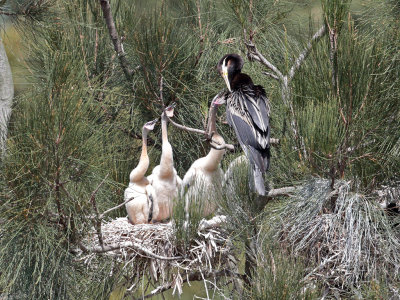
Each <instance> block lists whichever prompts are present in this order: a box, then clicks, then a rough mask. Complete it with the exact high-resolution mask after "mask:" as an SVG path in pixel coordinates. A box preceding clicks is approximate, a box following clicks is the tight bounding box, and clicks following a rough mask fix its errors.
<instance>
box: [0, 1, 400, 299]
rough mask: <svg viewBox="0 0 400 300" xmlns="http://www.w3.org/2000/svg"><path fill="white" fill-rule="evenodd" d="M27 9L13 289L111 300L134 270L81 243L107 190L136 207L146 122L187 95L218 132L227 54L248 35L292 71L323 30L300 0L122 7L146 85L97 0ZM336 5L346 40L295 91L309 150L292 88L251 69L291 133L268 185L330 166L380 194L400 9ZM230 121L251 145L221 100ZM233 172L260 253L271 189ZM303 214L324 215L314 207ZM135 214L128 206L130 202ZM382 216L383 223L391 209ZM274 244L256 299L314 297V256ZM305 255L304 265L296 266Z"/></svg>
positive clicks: (198, 144)
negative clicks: (95, 262) (297, 15)
mask: <svg viewBox="0 0 400 300" xmlns="http://www.w3.org/2000/svg"><path fill="white" fill-rule="evenodd" d="M389 2H394V1H389ZM21 3H22V1H19V2H18V4H17V5H16V6H15V7H11V9H14V10H15V11H17V12H22V9H25V8H24V7H26V9H25V12H24V13H26V15H27V17H26V18H20V19H17V21H18V20H19V21H20V22H17V25H18V28H19V30H20V31H21V34H22V35H23V37H24V38H23V39H24V48H25V51H26V62H27V68H28V70H29V73H30V76H29V77H28V80H29V82H30V83H32V86H31V87H30V88H29V90H27V91H26V92H25V93H24V94H23V95H21V96H19V97H18V98H17V99H16V104H15V107H14V111H13V116H12V120H11V124H10V131H9V132H10V135H9V140H8V152H7V155H6V156H5V157H4V158H3V159H2V161H1V164H2V165H1V174H0V175H1V178H0V200H1V208H0V221H1V226H2V230H1V237H0V249H1V250H0V267H1V269H2V272H1V274H0V287H1V289H2V291H4V292H5V293H11V294H15V293H16V292H17V291H20V292H21V293H22V294H23V295H24V297H25V296H26V297H25V298H32V299H36V298H41V297H44V298H53V299H56V298H71V299H77V298H88V299H93V298H105V297H106V295H108V294H109V293H110V291H111V290H112V289H114V288H116V287H118V286H120V285H119V284H120V282H121V281H120V278H121V276H122V275H121V274H122V273H120V272H119V269H121V268H122V266H121V265H119V264H118V263H117V262H113V261H112V260H110V259H108V258H104V260H103V261H102V262H101V263H100V264H99V266H98V269H96V270H86V269H82V267H81V264H80V263H79V262H77V261H76V260H75V254H73V253H75V252H76V251H75V249H76V248H77V241H79V240H81V239H82V237H84V236H85V235H86V233H87V231H88V230H89V229H91V228H92V226H93V224H92V221H91V219H90V218H88V216H89V215H93V213H94V212H93V208H92V204H91V201H90V199H93V197H94V198H95V200H96V203H97V207H98V209H99V210H100V211H104V210H105V209H107V208H110V207H111V206H113V205H116V204H118V203H121V201H122V199H123V195H122V191H123V187H125V186H126V184H127V182H128V175H129V172H130V171H131V170H132V169H133V168H134V167H135V166H136V164H137V162H138V159H139V153H140V147H141V136H140V131H141V128H142V125H143V124H144V123H145V122H146V121H148V120H151V119H154V118H155V117H158V116H159V115H160V113H161V111H162V108H163V107H164V106H165V105H168V104H169V103H171V102H173V101H174V102H177V104H178V105H177V108H176V114H175V120H176V121H177V122H179V123H181V124H184V125H187V126H190V127H194V128H204V127H205V124H206V117H207V114H208V107H209V102H210V100H211V99H212V97H213V96H214V95H215V94H216V93H217V92H219V91H220V90H221V89H222V88H223V86H224V84H223V80H222V79H221V78H220V77H219V75H218V74H217V72H216V69H215V65H216V63H217V61H218V59H219V58H220V57H221V56H222V55H223V54H226V53H232V52H236V53H240V54H242V56H243V57H245V52H244V50H245V47H244V45H243V43H242V40H241V38H242V37H243V34H244V29H245V30H246V35H247V36H246V37H247V38H249V37H250V36H251V37H252V38H253V41H254V43H255V44H256V45H257V48H258V49H259V51H260V52H261V53H263V54H264V55H265V57H267V58H268V59H269V60H270V61H272V62H273V63H274V64H275V65H276V66H277V67H278V68H279V69H280V70H281V71H282V72H283V73H285V74H286V73H287V72H288V71H289V70H290V67H291V65H292V64H293V62H294V60H295V59H296V58H297V57H298V55H299V53H301V51H302V50H303V48H304V46H305V45H306V43H307V42H308V41H309V38H310V36H311V35H312V34H313V33H314V28H313V26H312V25H313V24H310V32H299V31H298V30H297V29H296V27H295V26H297V25H298V24H295V25H293V24H292V23H291V22H292V21H291V20H287V19H286V17H287V16H288V13H289V12H290V10H291V7H290V6H289V5H287V4H286V3H284V2H283V1H273V0H260V1H236V0H226V1H223V2H215V1H196V0H185V1H177V0H166V1H150V2H149V1H136V2H135V4H132V3H131V2H130V1H111V7H112V10H113V17H114V20H115V22H116V27H117V31H118V33H119V35H120V36H121V37H123V45H124V50H125V52H126V58H127V60H128V62H129V64H130V67H131V68H132V70H134V72H133V75H132V81H127V80H126V79H125V77H124V72H123V71H122V69H121V66H120V64H119V61H118V57H117V56H116V54H115V51H114V49H113V45H112V43H111V42H110V37H109V34H108V29H107V27H106V26H105V22H104V18H103V14H102V11H101V8H100V5H99V3H98V1H89V0H73V1H54V2H53V1H27V2H26V3H25V2H24V3H25V4H28V5H25V6H24V5H20V4H21ZM321 3H322V8H321V15H322V16H323V20H324V23H326V24H328V25H329V27H330V28H331V29H334V30H335V31H336V34H337V36H336V40H335V46H334V47H333V46H332V44H331V41H330V39H329V37H328V36H327V37H324V38H322V39H321V40H320V41H319V42H318V43H317V44H315V45H313V49H312V51H311V53H310V55H309V56H308V58H307V59H306V60H305V61H304V63H303V64H302V66H301V67H300V68H299V70H298V71H297V73H296V75H295V77H294V79H293V81H292V84H291V86H290V89H291V90H290V92H291V97H290V99H289V101H290V103H292V104H293V107H294V112H295V114H294V118H295V120H296V122H297V126H298V128H297V129H298V132H299V135H300V137H301V138H302V139H303V141H304V146H305V149H300V151H298V150H299V149H297V147H298V143H297V142H296V141H294V140H293V136H292V133H291V132H290V126H291V121H293V119H292V118H293V116H292V115H291V113H290V110H289V108H288V106H287V104H285V103H284V102H283V101H282V86H281V84H280V83H279V82H277V81H274V80H272V79H270V78H269V77H266V76H265V75H264V74H263V73H262V71H265V69H264V68H263V67H262V66H261V65H259V64H257V63H250V62H246V64H245V66H244V70H243V71H244V72H245V73H247V74H249V75H250V76H251V77H252V79H253V81H254V82H255V83H256V84H261V85H262V86H264V87H265V89H266V92H267V96H268V97H269V99H270V104H271V127H272V137H275V138H279V139H280V140H281V144H280V146H279V147H277V148H273V149H272V164H271V169H270V171H269V173H268V175H267V181H268V184H269V185H270V187H271V188H272V187H280V186H285V185H291V184H293V183H296V182H298V181H300V180H305V179H308V178H309V175H310V174H314V175H315V174H316V175H319V176H321V177H325V178H326V177H329V178H330V179H331V183H332V182H334V181H335V180H337V179H338V178H341V177H342V178H346V179H347V180H350V181H353V182H357V183H358V184H359V185H358V188H359V190H367V189H373V188H374V187H375V186H376V185H377V184H378V183H381V182H382V181H385V180H387V179H390V178H395V177H398V170H399V167H400V121H399V120H400V114H399V106H398V95H399V87H400V85H399V78H400V76H399V75H400V74H399V72H400V69H399V53H400V51H399V46H400V44H399V40H400V39H399V32H400V31H399V29H398V28H399V27H398V25H399V23H398V9H397V10H396V7H395V8H394V9H392V6H391V5H390V4H388V3H383V2H380V3H379V5H377V6H376V7H375V6H374V10H373V11H371V10H365V11H363V12H360V13H358V14H354V12H352V11H351V7H350V6H349V5H350V2H346V1H342V0H340V1H339V0H335V1H325V0H322V2H321ZM28 15H30V16H32V17H28ZM27 19H29V20H30V21H29V22H26V20H27ZM22 21H23V22H22ZM289 25H290V26H289ZM332 50H335V51H336V54H335V55H336V58H335V59H334V60H332V59H331V55H332ZM333 68H335V70H336V73H335V74H336V80H335V81H332V74H333V73H334V72H333ZM335 85H337V86H335ZM218 120H219V122H218V125H217V126H218V131H219V132H220V134H221V135H222V136H223V137H224V139H225V141H226V142H228V143H233V144H236V143H237V142H236V139H235V136H234V133H233V131H232V130H231V129H230V128H229V127H228V126H227V125H226V124H223V122H220V121H223V120H224V112H223V111H222V109H221V112H219V116H218ZM160 134H161V132H160V128H156V129H155V131H154V133H152V134H151V135H150V137H149V155H150V161H151V165H150V168H149V171H151V169H152V168H153V167H154V166H155V165H157V164H158V163H159V157H160V151H161V147H160ZM169 139H170V142H171V144H172V146H173V149H174V159H175V167H176V169H177V170H178V174H179V175H181V177H183V175H184V173H185V171H186V170H187V169H188V167H189V166H190V165H191V163H192V162H193V161H194V160H195V159H197V158H198V157H201V156H204V155H205V153H207V152H208V145H207V143H205V142H204V141H203V140H202V139H203V137H202V136H199V135H195V134H192V133H188V132H184V131H181V130H178V129H176V128H174V127H173V126H172V125H170V126H169ZM235 146H236V148H237V152H239V151H240V150H239V146H238V145H235ZM304 153H305V155H304ZM234 156H237V153H234V154H229V155H226V156H225V161H224V164H225V165H228V162H229V160H231V158H232V157H234ZM225 169H226V168H225ZM234 169H235V170H234V172H233V173H232V175H231V176H230V177H229V180H228V183H227V184H226V186H225V187H224V189H225V191H226V193H225V195H222V196H221V197H216V198H217V199H215V201H216V202H218V206H219V207H220V210H221V213H223V214H226V215H228V216H229V220H230V225H231V226H228V227H229V229H230V230H231V233H232V236H233V238H234V239H236V241H235V242H236V243H237V244H238V245H239V244H240V245H243V244H244V245H245V246H246V247H248V248H247V249H246V250H249V244H248V243H247V242H246V241H249V240H253V241H254V240H255V239H254V237H255V236H256V235H257V234H256V233H258V232H259V229H260V224H264V222H263V220H269V218H268V214H266V212H265V211H264V210H263V207H264V205H265V202H264V200H265V199H264V200H263V199H259V198H257V197H256V195H255V194H254V193H252V192H251V191H250V189H249V186H250V182H249V178H251V176H249V172H250V170H248V166H247V165H241V166H237V167H235V168H234ZM107 174H108V175H109V176H108V177H107V180H106V181H105V182H104V184H103V185H101V186H100V188H99V190H98V191H97V192H96V194H95V195H94V194H93V192H94V191H95V189H96V187H97V186H98V185H99V184H100V182H101V181H102V180H103V179H104V178H105V177H106V176H107ZM327 188H328V187H327ZM318 195H319V194H318V193H315V194H314V196H313V195H309V198H306V199H305V201H304V203H308V204H310V203H311V204H316V203H314V202H312V201H308V200H309V199H313V197H314V198H315V196H318ZM92 196H93V197H92ZM197 197H198V198H199V199H197V201H192V202H191V204H190V205H191V208H190V212H191V215H190V224H189V229H188V230H185V227H184V221H185V216H184V199H182V198H180V199H178V200H177V202H176V203H175V209H174V217H173V218H174V222H175V225H176V227H177V228H178V231H177V234H178V240H179V241H181V242H182V244H183V247H185V245H187V243H188V242H189V240H190V239H191V238H193V237H194V236H195V235H196V228H197V225H198V223H199V222H200V216H201V211H202V207H201V205H199V203H203V200H204V199H202V196H201V195H197ZM316 202H317V201H316ZM357 203H358V204H357V205H359V206H361V204H360V202H357ZM311 204H310V205H311ZM316 205H317V204H316ZM359 206H357V207H359ZM314 208H315V210H312V212H313V216H312V218H314V217H315V218H316V217H318V215H319V214H320V213H321V207H319V206H318V207H317V208H318V209H317V208H316V207H314ZM302 209H304V211H308V212H310V211H309V206H305V207H302ZM298 212H299V211H294V213H298ZM362 213H363V214H360V215H359V216H361V217H363V216H364V211H362ZM124 214H125V211H124V208H121V209H120V210H117V211H115V215H119V216H121V215H124ZM294 218H308V219H310V218H311V216H310V215H308V216H305V217H304V215H302V216H299V215H295V216H294ZM371 220H372V221H373V222H375V224H378V225H379V224H380V223H379V222H376V220H380V219H379V218H378V219H371ZM378 225H377V226H378ZM267 244H268V243H267V242H266V241H264V242H263V243H260V244H258V246H261V247H260V248H254V247H253V248H252V249H251V251H252V256H253V258H254V259H255V261H256V262H257V260H258V263H256V264H255V268H254V274H257V276H256V277H255V280H256V284H255V285H254V290H249V291H248V292H249V297H251V298H253V297H254V298H264V297H266V296H265V295H269V296H268V297H269V298H285V297H286V298H293V297H295V298H296V297H298V298H302V297H308V294H307V293H306V294H302V293H301V289H302V288H303V287H304V284H303V283H300V282H299V278H301V276H304V275H305V274H304V269H303V262H302V261H299V260H298V259H294V258H292V257H286V256H287V253H281V252H280V251H279V250H278V249H275V248H272V247H268V246H267ZM257 249H258V250H259V252H258V251H257ZM270 251H271V252H270ZM262 253H264V254H265V256H262ZM268 253H272V254H271V255H269V254H268ZM272 258H273V259H272ZM273 260H274V261H275V263H274V264H275V267H276V269H275V271H274V270H273V268H272V266H273V265H274V264H273ZM113 263H115V264H114V265H113ZM291 264H293V265H296V267H295V268H293V269H292V268H289V266H290V265H291ZM109 274H113V275H112V276H109ZM385 275H387V274H385ZM271 282H272V284H271Z"/></svg>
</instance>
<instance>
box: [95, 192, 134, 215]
mask: <svg viewBox="0 0 400 300" xmlns="http://www.w3.org/2000/svg"><path fill="white" fill-rule="evenodd" d="M133 199H134V198H133V197H131V198H129V199H128V200H126V201H124V202H122V203H121V204H118V205H117V206H114V207H112V208H110V209H107V210H106V211H105V212H103V213H102V214H100V215H99V219H100V220H101V219H103V218H104V216H105V215H106V214H108V213H109V212H112V211H113V210H116V209H118V208H120V207H121V206H124V205H125V204H126V203H128V202H130V201H132V200H133Z"/></svg>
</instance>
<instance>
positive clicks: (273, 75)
mask: <svg viewBox="0 0 400 300" xmlns="http://www.w3.org/2000/svg"><path fill="white" fill-rule="evenodd" d="M261 74H263V75H266V76H269V77H271V78H273V79H275V80H279V77H278V76H276V75H275V74H272V73H269V72H261Z"/></svg>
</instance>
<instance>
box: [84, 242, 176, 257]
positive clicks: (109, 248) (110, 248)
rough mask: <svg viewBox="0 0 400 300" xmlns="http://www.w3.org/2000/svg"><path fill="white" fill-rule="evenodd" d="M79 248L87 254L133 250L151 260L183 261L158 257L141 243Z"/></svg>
mask: <svg viewBox="0 0 400 300" xmlns="http://www.w3.org/2000/svg"><path fill="white" fill-rule="evenodd" d="M79 247H80V248H81V250H82V251H83V252H86V253H106V252H110V251H115V250H119V249H124V248H133V249H135V250H137V251H139V252H143V253H144V254H145V255H147V256H149V257H151V258H155V259H159V260H178V259H182V258H183V256H175V257H174V256H171V257H167V256H160V255H157V254H155V253H153V252H151V251H150V250H149V249H147V248H145V247H143V246H142V245H140V244H139V243H135V242H124V243H120V244H117V243H115V244H110V245H107V246H103V247H101V246H95V247H91V248H88V247H86V246H85V245H83V244H82V243H79Z"/></svg>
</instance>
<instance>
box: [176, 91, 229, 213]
mask: <svg viewBox="0 0 400 300" xmlns="http://www.w3.org/2000/svg"><path fill="white" fill-rule="evenodd" d="M222 104H225V98H224V97H223V95H221V93H220V94H218V95H217V96H215V97H214V99H213V100H212V102H211V106H210V111H209V117H208V131H209V132H210V133H212V140H213V141H214V142H215V143H217V145H215V146H218V147H222V148H223V146H224V145H225V141H224V139H223V138H222V136H220V135H219V134H218V132H217V128H216V118H217V109H218V107H219V106H221V105H222ZM218 147H215V148H214V146H213V142H212V145H211V149H210V152H209V153H208V154H207V155H206V156H204V157H201V158H199V159H197V160H195V161H194V162H193V163H192V165H191V166H190V168H189V170H188V171H187V172H186V174H185V176H184V177H183V181H182V192H183V193H185V214H186V220H188V216H189V205H190V202H191V201H196V200H197V199H198V201H202V203H196V205H197V206H200V207H201V214H202V215H203V216H208V215H210V214H211V213H213V212H214V211H215V209H216V203H215V198H216V197H218V191H220V190H221V189H220V187H219V186H218V184H220V183H222V182H223V179H224V172H223V171H222V169H221V166H220V163H221V160H222V158H223V156H224V154H225V149H224V148H223V149H216V148H218Z"/></svg>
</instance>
